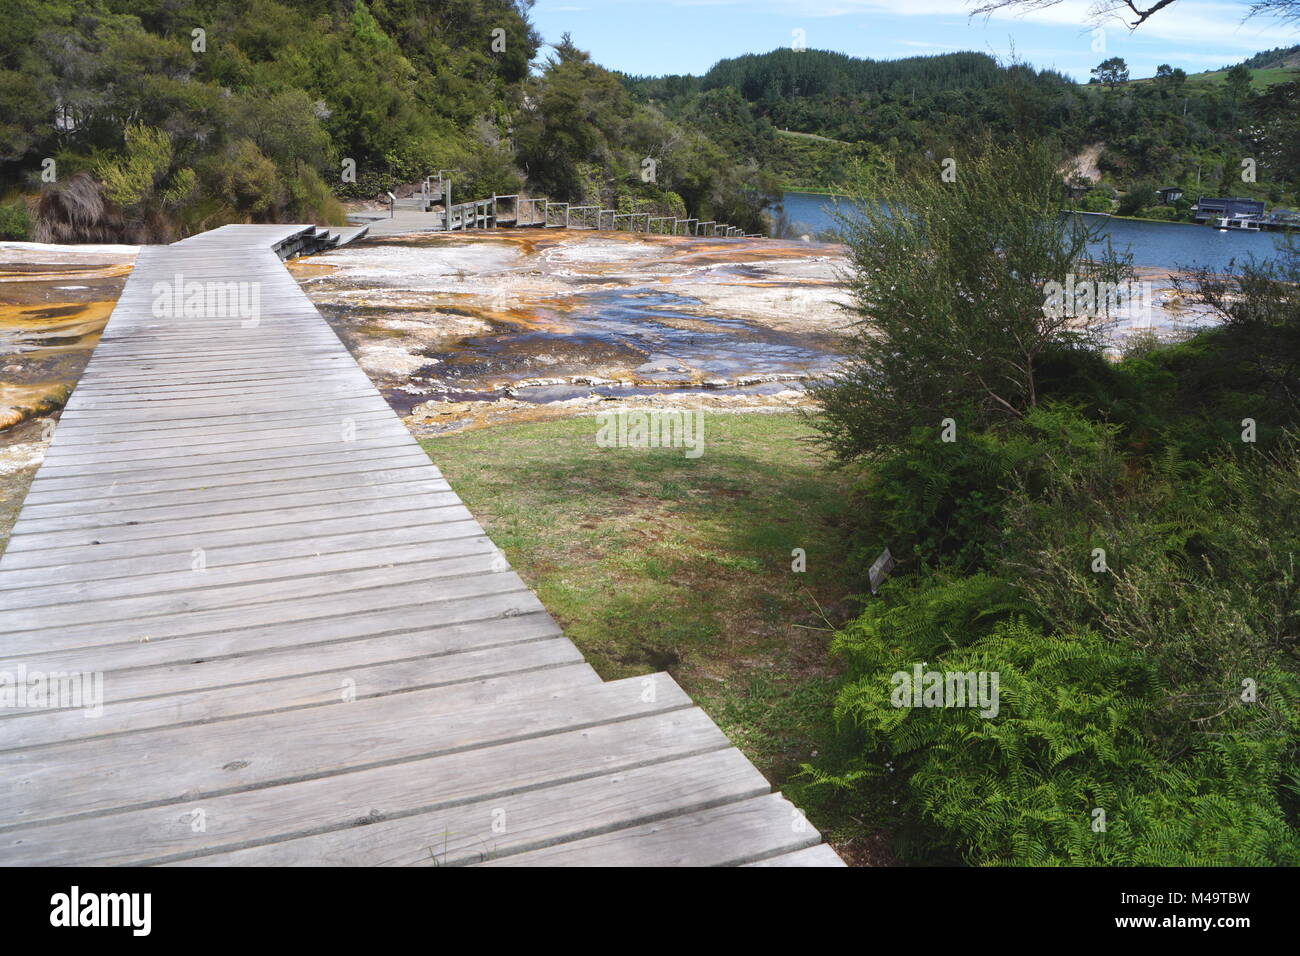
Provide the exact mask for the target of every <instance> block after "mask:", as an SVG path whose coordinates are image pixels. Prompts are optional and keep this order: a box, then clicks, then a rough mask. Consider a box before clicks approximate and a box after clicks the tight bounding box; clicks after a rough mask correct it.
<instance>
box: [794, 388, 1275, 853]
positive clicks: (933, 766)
mask: <svg viewBox="0 0 1300 956" xmlns="http://www.w3.org/2000/svg"><path fill="white" fill-rule="evenodd" d="M1061 414H1064V413H1061ZM1070 427H1071V430H1082V431H1083V432H1084V433H1085V434H1087V433H1088V432H1089V431H1091V429H1087V428H1085V427H1084V426H1080V425H1073V426H1070ZM1093 434H1095V435H1097V436H1098V438H1097V441H1096V442H1094V444H1093V445H1092V447H1091V448H1090V449H1089V448H1088V447H1087V446H1086V445H1084V448H1083V455H1082V457H1083V458H1085V459H1091V460H1085V461H1079V460H1078V459H1079V458H1080V453H1079V451H1077V450H1076V451H1072V452H1066V451H1065V450H1064V449H1065V448H1066V447H1067V445H1068V442H1067V441H1066V440H1063V439H1062V438H1061V437H1060V435H1059V434H1058V435H1057V436H1055V442H1056V445H1057V447H1058V448H1059V449H1060V453H1059V454H1055V455H1052V456H1050V457H1051V458H1052V459H1053V460H1054V464H1053V465H1052V466H1051V467H1050V468H1049V469H1048V471H1047V472H1046V473H1044V474H1042V475H1040V476H1039V480H1038V481H1037V483H1036V484H1031V483H1030V482H1029V481H1022V483H1021V484H1020V486H1019V487H1017V488H1016V490H1015V491H1013V492H1012V493H1010V495H1009V496H1008V499H1007V501H1006V502H1005V503H1004V504H1003V507H1002V515H1003V518H1002V524H1001V528H1000V540H1001V541H1002V550H1003V560H1002V561H1001V563H1000V564H998V565H996V566H994V567H993V569H992V572H991V573H979V574H975V575H972V576H970V577H952V576H951V575H949V574H946V573H940V574H934V575H926V576H921V577H919V578H914V579H912V580H910V581H909V580H908V579H906V578H904V579H901V580H896V581H894V582H893V583H891V584H890V585H887V587H886V590H885V591H884V592H882V593H883V595H884V598H883V599H882V600H877V601H875V602H873V603H872V604H871V605H869V606H868V609H867V610H866V612H865V613H864V614H862V615H861V616H860V617H859V618H858V619H856V620H855V621H853V622H852V623H851V624H850V625H848V626H847V627H845V628H843V629H842V630H841V631H840V633H839V634H838V635H837V636H836V639H835V644H834V648H835V652H836V653H837V654H838V655H840V656H841V657H842V658H843V659H844V660H845V662H846V664H847V672H848V673H847V681H846V684H845V686H844V687H843V689H842V691H841V692H840V694H839V697H838V700H837V706H836V716H837V717H838V718H839V720H840V721H841V722H842V723H843V725H844V728H845V729H844V732H845V735H846V736H848V737H850V738H851V739H852V740H853V741H854V742H855V748H856V757H855V758H853V759H849V760H844V761H841V762H840V763H838V764H837V765H834V766H825V767H821V768H819V769H812V768H809V769H808V771H807V773H808V776H809V777H810V778H811V779H812V780H813V785H814V786H818V787H823V788H831V789H832V790H848V791H852V790H856V789H858V788H861V787H864V786H877V785H879V783H880V781H882V779H883V778H885V777H887V776H897V777H901V779H902V780H903V781H905V788H904V791H903V792H904V793H905V794H906V797H905V799H906V802H907V809H908V810H909V812H910V813H911V815H912V819H913V825H914V826H917V827H920V828H922V829H928V830H929V833H928V836H927V837H925V838H923V839H917V838H915V837H912V838H911V839H910V840H909V841H907V845H910V846H912V847H934V846H945V845H946V846H956V847H958V848H959V849H960V851H961V853H962V855H963V857H964V859H966V860H967V861H968V862H971V863H975V864H1016V865H1044V864H1082V865H1135V866H1150V865H1183V866H1188V865H1252V866H1257V865H1295V864H1296V863H1297V862H1300V838H1298V837H1297V833H1296V831H1295V830H1294V829H1293V828H1292V827H1291V826H1290V821H1292V820H1294V819H1295V816H1296V814H1297V811H1298V810H1300V803H1298V801H1297V796H1300V787H1298V786H1297V784H1300V777H1298V776H1297V773H1296V765H1297V754H1298V753H1300V711H1298V710H1297V706H1296V702H1297V700H1300V679H1298V678H1297V673H1296V665H1295V660H1294V654H1293V651H1292V649H1291V645H1292V644H1293V641H1294V635H1295V634H1296V633H1297V632H1300V576H1298V574H1297V568H1296V562H1295V557H1296V555H1297V553H1298V552H1300V525H1298V524H1297V522H1296V521H1295V520H1294V515H1295V514H1296V513H1297V512H1300V456H1298V455H1297V453H1296V445H1295V443H1294V441H1293V440H1292V439H1289V438H1284V439H1283V440H1282V442H1281V443H1280V444H1279V446H1278V447H1277V448H1276V449H1275V450H1274V452H1273V453H1271V454H1269V455H1262V454H1258V453H1254V454H1244V455H1242V456H1240V457H1227V456H1220V457H1218V458H1216V459H1215V460H1213V461H1212V462H1210V463H1195V462H1187V461H1183V460H1180V459H1179V458H1178V456H1177V455H1176V453H1175V452H1174V451H1173V450H1171V451H1169V452H1168V453H1167V454H1166V455H1165V456H1164V457H1163V458H1162V459H1160V460H1157V461H1154V462H1152V463H1151V466H1150V469H1149V470H1148V471H1143V472H1137V473H1132V472H1131V470H1130V469H1129V468H1128V467H1116V466H1117V464H1119V462H1118V459H1117V458H1116V453H1115V449H1114V448H1113V447H1110V445H1111V436H1110V434H1109V433H1108V432H1104V431H1103V432H1101V433H1097V432H1095V431H1093ZM1079 444H1080V443H1079V442H1078V441H1075V442H1074V445H1075V446H1076V447H1077V446H1078V445H1079ZM1017 474H1018V475H1022V474H1023V469H1020V470H1018V472H1017ZM1030 477H1032V474H1031V476H1030ZM1097 548H1103V549H1104V550H1105V555H1104V562H1105V565H1104V567H1103V568H1102V569H1101V570H1098V567H1097V564H1096V560H1097V551H1096V550H1095V549H1097ZM917 664H921V665H922V666H923V667H924V669H926V670H934V671H940V672H949V671H952V672H971V671H975V672H980V671H983V672H988V673H996V674H997V675H998V678H999V707H998V710H997V713H996V714H995V715H992V716H981V715H980V714H979V713H978V712H977V711H976V710H975V709H971V708H960V707H921V708H911V707H896V706H894V704H893V701H891V697H890V693H891V690H892V685H893V680H892V678H893V675H895V674H896V673H898V672H903V673H910V672H911V671H912V669H913V667H914V665H917ZM1251 690H1253V691H1254V692H1255V694H1254V697H1253V698H1251V697H1250V695H1249V693H1248V691H1251ZM1098 810H1101V811H1103V812H1104V814H1105V829H1104V830H1098V829H1095V828H1094V824H1095V823H1096V821H1097V820H1098V819H1099V818H1098V817H1097V816H1096V811H1098ZM931 861H932V862H933V861H934V860H933V859H931Z"/></svg>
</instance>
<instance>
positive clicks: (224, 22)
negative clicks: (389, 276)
mask: <svg viewBox="0 0 1300 956" xmlns="http://www.w3.org/2000/svg"><path fill="white" fill-rule="evenodd" d="M531 5H532V0H7V2H6V4H5V11H4V15H3V16H2V17H0V238H5V237H10V238H12V237H23V236H25V235H27V234H29V233H33V234H35V235H37V236H39V237H40V238H45V239H71V240H76V239H91V240H110V241H111V240H126V241H166V240H168V239H171V238H175V237H177V236H179V235H183V234H186V233H191V232H194V231H197V230H201V229H205V228H211V227H213V226H216V225H220V224H221V223H224V222H232V221H249V220H253V221H264V220H281V221H286V220H287V221H308V220H315V221H326V220H328V221H338V219H339V218H340V217H341V215H342V210H341V208H340V206H339V202H338V200H340V199H347V198H367V197H374V196H377V195H380V194H382V192H383V191H384V190H385V189H388V188H392V187H394V186H398V185H400V184H404V183H406V184H409V183H414V182H418V181H419V180H420V179H421V178H423V177H424V176H426V175H428V174H431V173H434V172H436V171H438V170H447V171H448V172H449V174H450V175H451V176H452V177H453V179H454V181H455V182H456V193H457V195H459V196H460V197H462V198H466V199H469V198H475V197H478V196H487V195H490V194H491V193H493V192H497V193H512V192H516V191H519V190H520V189H521V188H525V189H528V188H531V189H532V190H534V191H536V192H539V193H543V194H547V195H550V196H551V197H552V198H555V199H559V200H570V201H574V202H583V203H592V204H595V203H599V204H600V205H602V206H605V207H607V208H609V207H613V208H618V209H620V210H621V211H624V212H632V211H652V210H653V211H658V212H662V213H663V214H666V215H680V216H687V215H689V216H698V217H699V218H701V219H718V220H724V221H727V222H731V223H733V224H736V225H740V226H743V227H744V228H746V229H747V230H757V229H759V228H761V227H762V222H761V219H760V210H761V208H762V206H763V205H764V202H765V201H766V198H767V196H768V192H767V191H765V187H767V186H769V185H770V183H769V182H768V180H766V179H765V178H764V177H763V176H762V175H761V174H760V173H759V172H758V171H756V170H752V169H750V170H745V169H740V168H738V167H737V166H736V165H735V163H734V162H733V161H732V160H731V157H730V156H729V155H728V153H727V152H726V151H725V150H724V149H723V148H722V147H720V146H718V145H716V144H714V143H713V142H712V140H711V139H710V137H709V135H708V133H707V132H706V131H704V130H699V129H690V128H680V127H678V126H677V125H675V124H673V123H672V122H670V121H668V120H667V119H665V117H664V116H662V115H661V114H660V113H659V111H657V110H656V109H655V108H653V107H649V106H647V105H645V104H642V103H638V102H636V101H635V100H634V99H633V97H632V96H631V95H630V94H629V93H628V92H627V91H626V90H625V89H624V88H623V86H622V85H621V84H620V83H619V81H618V79H617V78H616V77H615V76H614V74H612V73H610V72H608V71H606V70H604V69H602V68H601V67H600V66H598V65H597V64H595V63H593V62H591V60H590V58H589V57H588V56H587V55H586V54H585V53H583V52H582V51H581V50H580V49H579V48H578V47H577V46H576V45H575V44H573V43H572V42H570V41H569V39H568V38H567V37H565V38H564V39H563V40H562V41H561V42H559V43H558V44H557V45H556V52H555V53H554V54H553V55H552V56H551V57H550V59H549V62H547V63H546V64H544V65H543V66H542V67H541V68H540V70H530V62H532V61H534V60H535V58H536V56H537V54H538V51H539V48H540V43H541V38H540V37H539V36H538V34H537V32H536V30H535V29H534V28H533V26H532V24H531V23H530V22H529V19H528V11H529V7H531ZM647 158H649V159H652V160H654V164H653V166H652V167H651V168H653V171H654V175H653V176H649V177H646V176H643V175H642V172H643V170H644V169H646V168H647V164H646V163H645V160H646V159H647ZM349 161H350V162H349ZM353 165H354V166H355V176H352V175H350V173H349V170H350V168H351V167H352V166H353Z"/></svg>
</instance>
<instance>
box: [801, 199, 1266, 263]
mask: <svg viewBox="0 0 1300 956" xmlns="http://www.w3.org/2000/svg"><path fill="white" fill-rule="evenodd" d="M834 209H835V200H834V199H832V198H831V197H829V196H820V195H817V194H816V193H786V194H785V211H786V215H788V216H789V217H790V219H791V221H792V222H793V223H794V224H795V229H796V230H798V231H799V232H800V233H807V234H809V235H812V236H816V235H817V233H819V232H824V231H827V230H831V231H833V230H835V229H837V228H838V225H839V224H838V223H837V222H836V220H835V219H834V217H833V212H834ZM1088 218H1089V219H1090V220H1092V222H1093V223H1094V224H1095V225H1096V227H1097V229H1098V232H1099V236H1098V241H1097V243H1096V244H1095V245H1096V247H1097V248H1098V249H1099V248H1100V247H1101V245H1102V244H1103V243H1104V242H1105V237H1107V236H1109V238H1110V241H1111V242H1112V243H1113V244H1114V246H1115V249H1116V250H1118V251H1119V252H1128V253H1130V254H1131V255H1132V256H1133V264H1134V265H1135V266H1150V267H1153V268H1158V269H1186V268H1196V267H1204V268H1208V269H1213V270H1216V271H1225V270H1226V269H1227V268H1228V265H1229V263H1231V261H1232V260H1233V259H1236V260H1237V261H1238V262H1243V261H1247V260H1249V259H1250V257H1251V256H1254V257H1255V258H1256V259H1270V258H1273V257H1274V256H1275V255H1276V254H1277V250H1278V248H1279V247H1280V245H1281V244H1282V243H1284V242H1285V241H1286V234H1285V233H1280V232H1220V231H1219V230H1217V229H1214V228H1212V227H1210V226H1197V225H1191V224H1188V223H1174V222H1134V221H1133V220H1129V219H1112V218H1110V217H1107V216H1089V217H1088Z"/></svg>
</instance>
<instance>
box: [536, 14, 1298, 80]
mask: <svg viewBox="0 0 1300 956" xmlns="http://www.w3.org/2000/svg"><path fill="white" fill-rule="evenodd" d="M1095 2H1096V0H1065V2H1063V3H1061V4H1059V5H1057V6H1054V7H1049V8H1047V9H1043V10H1036V11H1029V12H1024V13H1012V12H1009V11H1003V12H999V13H996V14H994V15H993V16H992V17H991V18H988V19H986V18H984V17H982V16H981V17H976V18H971V17H970V15H969V14H970V11H971V9H972V8H973V6H974V4H972V3H969V2H967V0H537V4H536V6H535V7H533V11H532V20H533V22H534V23H536V24H537V27H538V29H539V30H540V31H541V33H542V37H543V38H544V39H545V40H546V41H547V42H553V41H556V40H559V38H560V35H561V34H563V33H565V32H566V31H567V32H569V33H571V34H572V35H573V40H574V42H575V43H576V44H577V45H578V46H579V47H580V48H582V49H584V50H589V51H590V52H591V53H592V55H593V57H594V58H595V60H596V61H597V62H598V63H600V64H601V65H602V66H606V67H609V68H610V69H616V70H623V71H625V72H628V73H639V74H661V73H703V72H704V71H705V70H707V69H708V68H709V67H710V66H711V65H712V64H713V63H715V62H716V61H718V60H720V59H723V58H725V57H731V56H738V55H740V54H742V53H764V52H767V51H768V50H772V49H775V48H777V47H784V46H790V45H791V43H792V40H793V38H794V37H795V31H796V30H802V31H803V34H802V36H803V37H804V39H805V43H806V45H807V47H808V48H810V49H823V50H837V51H839V52H841V53H848V54H851V55H853V56H860V57H872V58H874V59H897V58H899V57H905V56H917V55H925V54H936V53H946V52H949V51H952V50H976V51H980V52H984V53H990V54H992V55H994V56H997V57H1000V58H1003V59H1006V58H1008V57H1009V56H1010V55H1011V54H1012V53H1013V51H1014V54H1015V56H1016V57H1017V58H1019V59H1021V60H1024V61H1026V62H1028V63H1030V64H1032V65H1033V66H1036V67H1040V68H1042V67H1051V68H1054V69H1057V70H1060V71H1061V72H1062V73H1065V74H1067V75H1069V76H1073V77H1075V78H1076V79H1080V80H1086V79H1087V78H1088V73H1089V71H1090V70H1091V69H1092V67H1094V66H1096V65H1097V64H1098V63H1099V62H1101V61H1102V60H1104V59H1106V58H1107V57H1108V56H1122V57H1124V59H1125V60H1127V61H1128V65H1129V69H1130V70H1131V71H1132V74H1133V76H1135V77H1138V76H1150V75H1151V74H1153V73H1154V72H1155V68H1156V66H1157V65H1158V64H1160V63H1169V64H1172V65H1173V66H1177V67H1182V68H1183V69H1184V70H1186V71H1187V72H1188V73H1196V72H1200V71H1202V70H1209V69H1217V68H1218V67H1220V66H1224V65H1227V64H1231V63H1235V62H1238V61H1240V60H1242V59H1245V58H1246V57H1247V56H1249V55H1251V54H1252V53H1255V52H1257V51H1259V50H1267V49H1272V48H1273V47H1279V46H1290V45H1291V44H1294V43H1300V29H1298V28H1297V27H1295V26H1294V25H1293V26H1287V25H1285V24H1281V23H1278V22H1277V21H1273V20H1266V19H1263V18H1255V19H1252V20H1248V21H1246V22H1244V23H1243V22H1242V20H1243V17H1244V16H1245V14H1246V12H1247V10H1248V6H1249V4H1248V2H1245V0H1241V2H1233V0H1178V2H1177V3H1176V4H1175V5H1174V6H1172V7H1169V8H1167V9H1166V10H1164V11H1162V12H1160V13H1158V14H1156V15H1155V16H1153V17H1152V18H1151V19H1150V20H1148V21H1147V22H1146V23H1145V24H1143V25H1142V26H1141V27H1140V28H1139V29H1138V30H1137V31H1136V32H1130V31H1129V30H1128V29H1127V28H1126V27H1125V26H1124V24H1123V23H1122V22H1120V21H1119V20H1117V19H1111V20H1109V21H1102V22H1101V23H1097V22H1096V21H1094V20H1093V19H1091V18H1090V17H1089V11H1090V10H1091V9H1092V7H1093V6H1094V5H1095ZM1098 27H1100V29H1101V31H1102V32H1101V33H1097V32H1096V30H1097V28H1098ZM1098 47H1100V50H1098ZM544 52H545V51H544Z"/></svg>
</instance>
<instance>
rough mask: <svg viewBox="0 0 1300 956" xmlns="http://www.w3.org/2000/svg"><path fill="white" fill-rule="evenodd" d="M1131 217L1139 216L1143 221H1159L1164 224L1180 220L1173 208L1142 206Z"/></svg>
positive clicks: (1180, 217)
mask: <svg viewBox="0 0 1300 956" xmlns="http://www.w3.org/2000/svg"><path fill="white" fill-rule="evenodd" d="M1133 215H1136V216H1140V217H1141V218H1143V219H1161V220H1164V221H1165V222H1177V221H1178V220H1180V219H1182V216H1181V215H1179V213H1178V210H1177V209H1175V208H1174V207H1173V206H1143V207H1142V208H1141V209H1139V210H1138V211H1137V212H1136V213H1134V214H1133Z"/></svg>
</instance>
